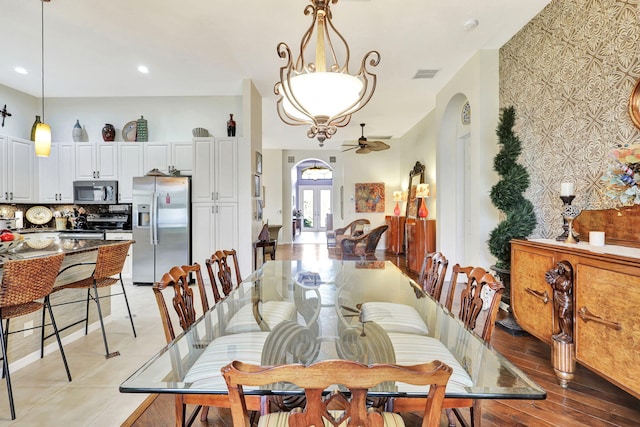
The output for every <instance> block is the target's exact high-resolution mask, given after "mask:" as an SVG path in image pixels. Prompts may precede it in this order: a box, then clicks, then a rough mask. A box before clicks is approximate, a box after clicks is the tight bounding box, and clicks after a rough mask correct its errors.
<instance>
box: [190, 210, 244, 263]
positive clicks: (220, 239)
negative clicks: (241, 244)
mask: <svg viewBox="0 0 640 427" xmlns="http://www.w3.org/2000/svg"><path fill="white" fill-rule="evenodd" d="M191 206H192V208H191V216H192V219H193V225H192V230H193V232H192V247H191V251H192V259H193V262H197V263H199V264H200V265H204V261H205V260H206V259H207V258H209V257H211V255H212V254H213V253H214V252H215V251H217V250H220V249H236V248H238V204H237V203H193V204H192V205H191Z"/></svg>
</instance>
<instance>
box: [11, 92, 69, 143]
mask: <svg viewBox="0 0 640 427" xmlns="http://www.w3.org/2000/svg"><path fill="white" fill-rule="evenodd" d="M5 104H6V105H7V111H9V113H11V117H7V118H6V119H5V120H4V127H0V134H2V135H10V136H15V137H17V138H22V139H27V140H28V139H29V138H30V137H31V126H33V122H34V121H35V118H36V115H40V114H41V113H40V112H41V106H40V98H35V97H33V96H31V95H27V94H26V93H24V92H19V91H17V90H15V89H11V88H10V87H8V86H4V85H0V109H2V108H3V107H4V105H5ZM1 122H2V119H1V118H0V123H1ZM69 138H70V139H71V129H69Z"/></svg>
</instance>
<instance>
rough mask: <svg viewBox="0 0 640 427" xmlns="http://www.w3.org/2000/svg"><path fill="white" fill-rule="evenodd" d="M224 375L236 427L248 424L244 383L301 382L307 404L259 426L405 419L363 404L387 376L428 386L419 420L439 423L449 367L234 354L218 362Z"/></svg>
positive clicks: (387, 422) (363, 423)
mask: <svg viewBox="0 0 640 427" xmlns="http://www.w3.org/2000/svg"><path fill="white" fill-rule="evenodd" d="M222 375H223V376H224V379H225V381H226V383H227V388H228V391H229V400H230V401H231V415H232V418H233V425H234V426H236V427H241V426H246V427H249V426H250V422H249V420H250V419H249V414H248V412H247V409H246V404H245V400H244V399H245V394H244V389H243V386H263V385H267V384H272V383H277V382H288V383H292V384H294V385H296V386H298V387H301V388H303V389H304V394H305V396H306V403H305V407H304V408H303V409H298V408H297V409H294V410H293V411H291V412H274V413H269V414H264V415H262V416H261V417H260V420H259V421H258V425H259V426H276V425H289V426H298V427H301V426H311V425H315V426H323V425H324V426H326V425H333V426H338V425H342V423H343V422H344V421H346V420H349V424H348V425H350V426H351V425H353V426H356V425H357V426H383V425H397V426H401V425H404V422H403V420H402V418H401V417H400V415H398V414H394V413H390V412H377V411H375V410H371V409H367V404H366V402H367V393H368V392H369V390H370V389H372V388H373V387H375V386H377V385H378V384H380V383H383V382H387V381H395V382H402V383H408V384H415V385H421V386H429V397H428V398H427V399H425V406H424V408H423V409H424V417H423V421H422V425H423V426H437V425H439V421H440V411H441V408H442V403H443V400H444V392H445V387H446V385H447V382H448V380H449V377H450V376H451V368H450V367H449V366H447V365H446V364H444V363H442V362H440V361H437V360H435V361H432V362H429V363H423V364H420V365H414V366H400V365H395V364H373V365H364V364H362V363H358V362H354V361H351V360H326V361H322V362H317V363H314V364H312V365H309V366H304V365H301V364H288V365H279V366H258V365H251V364H247V363H242V362H239V361H237V360H236V361H233V362H231V363H230V364H228V365H227V366H225V367H224V368H222ZM334 385H343V386H345V387H346V388H348V389H349V393H348V394H344V393H342V392H340V391H337V390H336V391H334V392H332V393H327V389H328V388H329V387H331V386H334Z"/></svg>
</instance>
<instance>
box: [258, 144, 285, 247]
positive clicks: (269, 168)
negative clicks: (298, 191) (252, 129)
mask: <svg viewBox="0 0 640 427" xmlns="http://www.w3.org/2000/svg"><path fill="white" fill-rule="evenodd" d="M282 164H283V163H282V150H264V151H263V152H262V185H263V186H264V190H265V199H264V201H265V207H264V212H263V214H264V220H265V221H266V222H269V224H272V225H278V224H282V225H284V223H285V222H284V218H285V217H286V218H287V220H290V219H291V216H290V215H284V211H283V210H282V205H283V203H282V202H283V197H284V196H283V192H282V175H283V173H284V169H283V167H282ZM286 194H289V193H286ZM287 197H289V196H288V195H287ZM283 234H284V232H283V231H281V232H280V241H283V240H282V238H283Z"/></svg>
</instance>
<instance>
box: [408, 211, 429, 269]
mask: <svg viewBox="0 0 640 427" xmlns="http://www.w3.org/2000/svg"><path fill="white" fill-rule="evenodd" d="M405 232H406V239H407V269H408V270H409V271H410V272H412V273H415V274H419V273H420V268H422V261H424V255H425V254H426V253H429V252H435V250H436V220H435V219H420V218H407V220H406V222H405Z"/></svg>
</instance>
